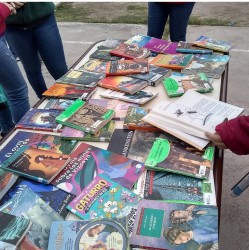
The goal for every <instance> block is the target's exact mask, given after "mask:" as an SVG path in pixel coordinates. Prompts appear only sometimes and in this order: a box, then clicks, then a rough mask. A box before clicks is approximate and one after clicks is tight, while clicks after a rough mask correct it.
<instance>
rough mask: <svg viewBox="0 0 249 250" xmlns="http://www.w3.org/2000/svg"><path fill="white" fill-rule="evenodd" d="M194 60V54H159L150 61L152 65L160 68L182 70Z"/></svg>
mask: <svg viewBox="0 0 249 250" xmlns="http://www.w3.org/2000/svg"><path fill="white" fill-rule="evenodd" d="M192 60H193V55H192V54H178V55H170V54H168V55H164V54H158V55H157V56H155V57H154V58H153V59H152V60H151V61H150V63H151V64H154V65H155V66H159V67H165V68H168V69H175V70H181V69H184V68H185V67H187V66H188V65H189V64H190V62H191V61H192Z"/></svg>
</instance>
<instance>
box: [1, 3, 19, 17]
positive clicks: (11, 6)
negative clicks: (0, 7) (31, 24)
mask: <svg viewBox="0 0 249 250" xmlns="http://www.w3.org/2000/svg"><path fill="white" fill-rule="evenodd" d="M2 4H4V5H5V6H7V7H8V8H9V10H10V13H11V15H13V14H16V9H15V4H14V3H12V2H9V3H2Z"/></svg>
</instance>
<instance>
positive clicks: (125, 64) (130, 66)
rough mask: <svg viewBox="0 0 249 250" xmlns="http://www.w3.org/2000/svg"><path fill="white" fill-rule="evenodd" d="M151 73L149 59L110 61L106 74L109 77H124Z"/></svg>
mask: <svg viewBox="0 0 249 250" xmlns="http://www.w3.org/2000/svg"><path fill="white" fill-rule="evenodd" d="M147 72H149V62H148V59H134V60H118V61H108V62H107V64H106V71H105V74H106V75H107V76H122V75H130V74H140V73H147Z"/></svg>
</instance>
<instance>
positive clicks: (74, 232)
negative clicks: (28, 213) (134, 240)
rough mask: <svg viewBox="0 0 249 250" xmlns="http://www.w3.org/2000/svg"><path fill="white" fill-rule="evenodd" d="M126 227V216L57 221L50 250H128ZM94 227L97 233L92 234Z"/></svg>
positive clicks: (51, 234) (52, 230)
mask: <svg viewBox="0 0 249 250" xmlns="http://www.w3.org/2000/svg"><path fill="white" fill-rule="evenodd" d="M126 227H127V222H126V218H123V219H100V220H95V221H90V220H87V221H82V220H81V221H55V222H53V223H52V226H51V230H50V236H49V244H48V250H55V249H58V250H73V249H93V250H94V249H105V250H116V249H120V250H121V249H122V250H128V249H130V248H129V240H128V235H127V229H126ZM94 229H95V231H97V233H94V235H91V233H92V232H94ZM62 235H63V237H61V236H62ZM89 235H90V236H89ZM91 236H92V237H91Z"/></svg>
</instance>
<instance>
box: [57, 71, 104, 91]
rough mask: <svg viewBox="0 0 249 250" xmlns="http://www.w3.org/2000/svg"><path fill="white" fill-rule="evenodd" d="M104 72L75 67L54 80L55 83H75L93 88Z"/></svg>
mask: <svg viewBox="0 0 249 250" xmlns="http://www.w3.org/2000/svg"><path fill="white" fill-rule="evenodd" d="M104 77H105V74H102V73H96V72H86V71H80V70H76V69H70V70H69V71H68V72H67V73H66V74H65V75H63V76H62V77H60V78H59V79H57V80H56V83H68V84H75V85H79V86H84V87H90V88H94V87H96V86H97V83H98V81H99V80H100V79H102V78H104Z"/></svg>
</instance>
